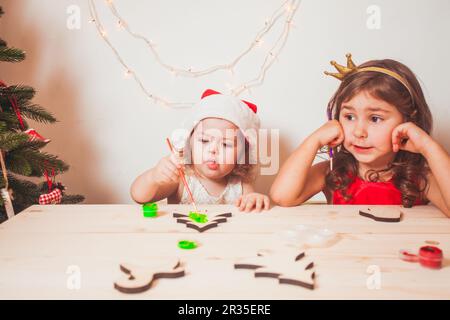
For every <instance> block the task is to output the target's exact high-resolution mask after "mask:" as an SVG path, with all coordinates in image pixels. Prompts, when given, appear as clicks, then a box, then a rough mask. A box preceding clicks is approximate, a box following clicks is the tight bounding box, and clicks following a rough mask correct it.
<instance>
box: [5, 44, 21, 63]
mask: <svg viewBox="0 0 450 320" xmlns="http://www.w3.org/2000/svg"><path fill="white" fill-rule="evenodd" d="M23 59H25V52H23V51H22V50H20V49H17V48H8V47H6V46H0V61H5V62H20V61H22V60H23Z"/></svg>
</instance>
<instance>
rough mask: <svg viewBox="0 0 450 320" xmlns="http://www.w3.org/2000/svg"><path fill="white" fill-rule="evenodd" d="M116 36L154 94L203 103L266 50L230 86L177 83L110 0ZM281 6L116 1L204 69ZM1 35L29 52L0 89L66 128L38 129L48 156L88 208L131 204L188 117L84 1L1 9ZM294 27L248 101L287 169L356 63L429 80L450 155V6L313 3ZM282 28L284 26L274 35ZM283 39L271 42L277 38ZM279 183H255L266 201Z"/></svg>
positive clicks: (11, 0)
mask: <svg viewBox="0 0 450 320" xmlns="http://www.w3.org/2000/svg"><path fill="white" fill-rule="evenodd" d="M96 3H97V7H98V10H99V13H100V17H101V18H102V20H103V21H104V22H105V24H106V26H107V29H109V31H108V36H110V37H111V39H112V40H114V43H115V46H116V47H117V48H118V50H119V51H120V52H121V54H123V56H124V57H125V58H126V60H127V61H128V62H129V63H130V64H131V65H132V67H133V68H135V70H136V71H137V72H138V73H139V75H140V76H141V77H142V79H143V81H144V84H145V85H146V87H148V88H149V89H150V90H152V91H154V92H156V93H158V94H160V95H163V96H166V97H168V98H171V99H175V100H188V101H191V100H195V99H196V98H198V97H199V95H200V94H201V92H202V91H203V89H205V88H208V87H210V88H215V89H217V90H222V91H226V89H227V87H226V85H225V84H226V83H227V82H229V83H238V82H239V81H240V80H245V79H249V78H250V77H251V76H254V75H255V72H257V71H258V68H259V66H260V64H261V61H262V58H263V54H262V53H263V52H264V47H263V48H261V49H260V50H259V51H257V52H256V53H255V54H253V55H250V56H249V57H247V58H246V59H244V60H242V62H241V64H240V65H238V67H237V68H236V70H235V77H234V78H233V77H232V76H231V75H230V74H229V73H226V72H225V73H220V72H219V73H217V74H215V75H214V76H210V77H205V78H200V79H186V78H181V77H174V76H173V75H171V74H168V73H167V72H166V71H164V70H163V69H162V68H160V67H159V65H157V64H155V62H154V59H153V57H152V55H150V53H149V52H148V50H147V49H146V47H145V46H144V45H143V44H142V43H140V42H139V41H137V40H132V39H130V38H129V37H128V36H127V35H126V33H125V32H124V31H119V30H118V29H117V28H116V26H115V23H116V21H115V20H113V19H112V18H111V14H110V12H109V11H108V10H107V9H106V8H107V7H106V5H105V2H104V1H100V0H98V1H96ZM281 3H282V1H281V0H271V1H258V0H245V1H242V0H228V1H212V0H196V1H193V0H191V1H187V0H165V1H163V0H152V1H125V0H115V4H116V6H117V8H118V10H119V12H120V13H121V14H122V15H123V16H124V17H125V18H126V20H127V21H128V23H129V25H130V26H131V27H132V28H133V30H136V31H139V32H140V33H142V34H144V35H146V36H148V37H149V38H151V39H152V40H153V41H154V42H155V43H157V44H158V49H159V50H160V52H161V55H162V57H163V58H164V59H165V60H167V61H168V62H169V63H172V64H175V65H179V66H186V67H188V66H192V67H194V68H200V67H205V66H208V65H211V64H220V63H224V62H228V61H230V60H231V59H232V58H234V57H235V56H236V55H238V54H239V53H240V52H241V51H242V50H243V48H245V47H246V46H247V45H248V44H249V43H250V41H251V40H252V39H253V38H254V36H255V35H256V33H257V31H258V30H259V29H260V28H261V27H262V26H263V25H264V21H265V19H266V18H267V17H269V15H270V14H271V13H272V12H273V11H274V10H275V9H276V8H277V7H278V6H279V5H280V4H281ZM72 4H76V5H79V7H80V9H81V20H82V22H81V29H80V30H69V29H68V28H67V27H66V19H67V17H68V14H67V13H66V9H67V7H68V6H69V5H72ZM369 5H378V6H379V7H380V9H381V29H379V30H370V29H368V28H367V26H366V20H367V19H368V14H367V13H366V9H367V7H368V6H369ZM2 6H3V9H4V11H5V12H6V13H5V15H4V16H3V18H2V19H0V37H2V38H3V39H5V40H7V41H8V43H9V44H10V45H11V46H16V47H19V48H22V49H24V50H26V51H27V59H26V60H25V61H24V62H22V63H19V64H6V63H2V64H0V79H2V80H4V81H6V82H7V83H9V84H13V83H23V84H27V85H31V86H33V87H34V88H35V89H36V90H37V91H38V93H37V95H36V98H35V100H34V101H35V102H36V103H39V104H41V105H42V106H44V107H46V108H47V109H48V110H50V111H51V112H53V113H54V114H55V115H56V117H57V118H58V119H59V122H58V123H57V124H54V125H41V124H35V123H34V124H33V126H34V128H35V129H37V130H38V131H39V132H40V133H41V134H42V135H44V136H46V137H49V138H51V139H53V141H52V142H51V143H50V144H49V145H48V146H47V147H46V149H45V150H46V151H48V152H50V153H55V154H57V155H59V156H60V157H61V158H62V159H63V160H65V161H67V163H68V164H70V165H71V169H70V171H69V172H67V173H66V174H65V175H63V176H61V177H60V180H61V181H62V182H63V183H65V184H66V185H67V186H68V191H69V192H71V193H82V194H84V195H85V196H86V199H87V201H86V203H130V202H131V199H130V197H129V193H128V190H129V186H130V184H131V182H132V180H133V179H134V177H135V176H136V175H138V174H139V173H140V172H142V171H143V170H145V169H147V168H149V167H151V166H153V165H154V164H155V163H156V162H157V160H158V159H159V158H160V157H161V156H163V155H164V154H166V153H167V150H166V145H165V143H164V138H165V137H166V136H167V135H169V134H170V132H171V130H172V129H174V128H175V127H176V126H177V124H179V123H180V121H181V120H182V119H183V117H184V116H185V115H186V112H188V111H186V110H171V109H167V108H163V107H161V106H159V105H155V104H153V102H151V101H149V100H148V99H147V98H146V97H145V96H144V95H143V93H142V92H141V91H140V89H139V88H138V86H137V84H136V83H135V82H134V81H133V80H131V79H124V76H123V71H124V70H123V68H122V67H121V66H120V65H119V63H118V62H117V60H116V59H115V57H114V55H113V54H112V52H111V50H110V49H109V48H108V47H107V46H106V45H105V43H104V42H103V41H102V39H101V38H100V37H99V35H98V34H97V32H96V30H95V27H94V24H92V23H89V22H88V21H89V19H90V16H89V10H88V2H87V0H78V1H76V0H59V1H56V0H3V1H2ZM293 22H294V25H295V28H294V29H293V30H292V33H291V34H290V37H289V39H288V42H287V44H286V46H285V48H284V50H283V52H282V53H281V55H280V57H279V60H278V62H277V63H275V64H274V65H273V67H272V68H271V69H270V70H269V71H268V73H267V77H266V81H265V83H264V84H263V85H262V86H261V87H258V88H254V89H253V90H252V91H251V94H248V93H247V94H244V95H242V98H244V99H247V100H250V101H253V102H255V103H256V104H257V105H258V106H259V115H260V117H261V120H262V123H263V127H266V128H278V129H280V135H281V141H280V143H281V146H280V148H281V150H280V157H281V161H283V160H284V159H286V157H287V155H288V154H289V153H290V152H291V151H292V150H293V149H294V148H295V147H296V146H297V145H298V144H299V143H300V142H301V141H302V139H304V138H305V136H306V135H308V134H309V133H310V132H312V131H313V130H314V129H315V128H316V127H318V126H319V125H320V124H321V123H322V122H323V121H324V120H325V119H324V117H325V106H326V104H327V101H328V99H329V98H330V96H331V95H332V93H333V92H334V90H335V89H336V88H337V85H338V83H337V81H335V80H334V79H330V78H326V77H325V76H324V75H323V73H322V72H323V70H326V69H328V70H331V68H330V66H329V64H328V62H329V60H332V59H336V60H337V61H338V62H344V58H345V57H344V55H345V53H346V52H352V53H353V56H354V60H355V62H356V63H361V62H364V61H366V60H369V59H378V58H393V59H397V60H399V61H401V62H403V63H405V64H406V65H408V66H409V67H410V68H412V70H413V71H415V73H416V74H417V75H418V77H419V78H420V80H421V82H422V84H423V89H424V90H425V93H426V97H427V99H428V102H429V105H430V107H431V110H432V113H433V115H434V120H435V125H434V136H435V137H436V139H437V140H438V141H440V142H441V143H442V144H443V145H444V146H445V147H446V148H447V150H449V149H450V133H449V132H448V130H447V129H448V128H447V126H448V123H449V120H450V115H449V112H448V110H449V106H450V95H449V94H448V90H449V80H448V77H449V76H448V75H449V74H450V65H449V64H448V57H449V56H450V42H449V40H448V39H449V31H450V1H448V0H432V1H419V0H416V1H411V0H408V1H407V0H401V1H388V0H371V1H366V0H344V1H342V0H341V1H334V0H327V1H325V0H322V1H317V0H316V1H312V0H304V1H303V2H302V3H301V5H300V8H299V10H298V12H297V14H296V16H295V18H294V21H293ZM279 30H280V29H279V28H275V30H274V31H275V32H274V34H277V33H278V32H277V31H279ZM270 39H272V40H273V39H274V36H272V37H270V38H269V39H268V40H267V41H268V42H270ZM273 178H274V177H273V176H267V177H261V178H260V179H258V185H257V188H258V189H259V190H261V191H267V190H268V188H269V187H270V183H271V182H272V181H273Z"/></svg>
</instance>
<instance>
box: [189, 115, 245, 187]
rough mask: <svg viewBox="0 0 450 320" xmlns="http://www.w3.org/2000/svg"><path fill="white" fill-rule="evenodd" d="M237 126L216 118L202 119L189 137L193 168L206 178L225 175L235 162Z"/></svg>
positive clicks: (219, 177) (217, 177) (216, 177)
mask: <svg viewBox="0 0 450 320" xmlns="http://www.w3.org/2000/svg"><path fill="white" fill-rule="evenodd" d="M238 130H239V129H238V127H236V126H235V125H234V124H233V123H231V122H229V121H227V120H223V119H218V118H207V119H203V120H202V121H201V122H200V123H199V124H198V125H197V126H196V127H195V129H194V132H193V133H192V136H191V139H190V145H191V150H192V162H193V165H194V168H195V170H196V171H197V172H198V173H200V174H201V175H202V176H204V177H206V178H208V179H221V178H223V177H225V176H227V175H228V174H229V173H230V172H231V171H232V170H233V169H234V167H235V165H236V162H237V150H238V149H237V133H238Z"/></svg>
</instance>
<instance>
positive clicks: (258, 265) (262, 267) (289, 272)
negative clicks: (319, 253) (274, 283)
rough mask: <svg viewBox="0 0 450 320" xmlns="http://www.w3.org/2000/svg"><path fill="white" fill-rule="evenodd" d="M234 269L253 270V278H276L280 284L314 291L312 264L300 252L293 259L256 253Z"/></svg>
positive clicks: (237, 264)
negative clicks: (255, 255)
mask: <svg viewBox="0 0 450 320" xmlns="http://www.w3.org/2000/svg"><path fill="white" fill-rule="evenodd" d="M234 268H235V269H251V270H255V273H254V274H255V278H276V279H278V283H280V284H283V283H284V284H291V285H295V286H300V287H304V288H307V289H311V290H313V289H314V285H315V282H314V278H315V273H314V270H313V268H314V262H312V261H310V260H308V259H306V258H305V253H304V252H302V253H300V254H299V255H297V256H296V257H295V258H294V259H292V257H289V256H288V257H287V256H286V255H270V254H269V255H265V254H263V253H258V256H257V257H255V258H249V259H244V260H241V261H240V262H238V263H235V264H234Z"/></svg>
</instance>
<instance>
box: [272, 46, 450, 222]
mask: <svg viewBox="0 0 450 320" xmlns="http://www.w3.org/2000/svg"><path fill="white" fill-rule="evenodd" d="M332 64H333V65H334V66H335V67H336V69H337V70H338V71H339V73H334V74H330V73H327V72H326V74H328V75H332V76H334V77H336V78H338V79H339V80H341V81H342V83H341V85H340V87H339V88H338V90H337V91H336V93H335V94H334V96H333V97H332V99H331V101H330V102H329V105H328V113H329V118H330V121H328V122H327V123H325V124H324V125H323V126H321V127H320V128H319V129H317V130H316V131H315V132H314V133H312V134H311V135H310V136H309V137H307V138H306V139H305V140H304V141H303V143H302V144H301V145H300V146H299V147H298V148H297V150H295V151H294V153H293V154H292V155H291V156H290V157H289V159H288V160H287V161H286V163H285V164H284V165H283V167H282V168H281V170H280V172H279V174H278V176H277V178H276V180H275V182H274V184H273V185H272V187H271V192H270V194H271V197H272V199H273V200H274V201H275V202H277V203H278V204H280V205H283V206H294V205H299V204H301V203H303V202H305V201H306V200H308V199H309V198H310V197H311V196H313V195H315V194H316V193H318V192H320V191H322V192H323V193H324V194H325V196H326V198H327V200H328V203H330V204H373V205H377V204H379V205H389V204H392V205H400V204H402V205H403V206H405V207H411V206H413V205H418V204H426V203H427V202H428V201H431V202H432V203H433V204H434V205H436V206H437V207H438V208H439V209H440V210H442V212H444V213H445V214H446V215H447V216H450V157H449V155H448V153H447V152H446V151H445V149H444V148H443V147H441V146H440V145H439V144H438V143H437V142H436V141H435V140H434V139H433V138H432V137H431V136H430V135H429V134H430V131H431V126H432V117H431V112H430V109H429V108H428V105H427V103H426V101H425V98H424V95H423V92H422V89H421V88H420V84H419V82H418V81H417V78H416V77H415V76H414V74H413V73H412V71H411V70H410V69H409V68H408V67H406V66H405V65H403V64H401V63H399V62H397V61H394V60H390V59H385V60H373V61H368V62H366V63H364V64H362V65H360V66H356V65H355V64H354V63H353V61H352V60H351V55H350V54H348V55H347V67H345V66H341V65H338V64H336V62H334V61H332ZM331 119H332V120H331ZM324 146H328V147H331V148H334V149H332V150H333V151H334V155H333V157H332V158H331V161H332V165H330V161H323V162H320V163H317V164H315V165H312V162H313V160H314V158H315V156H316V154H317V152H318V151H319V150H320V149H321V148H322V147H324Z"/></svg>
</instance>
